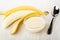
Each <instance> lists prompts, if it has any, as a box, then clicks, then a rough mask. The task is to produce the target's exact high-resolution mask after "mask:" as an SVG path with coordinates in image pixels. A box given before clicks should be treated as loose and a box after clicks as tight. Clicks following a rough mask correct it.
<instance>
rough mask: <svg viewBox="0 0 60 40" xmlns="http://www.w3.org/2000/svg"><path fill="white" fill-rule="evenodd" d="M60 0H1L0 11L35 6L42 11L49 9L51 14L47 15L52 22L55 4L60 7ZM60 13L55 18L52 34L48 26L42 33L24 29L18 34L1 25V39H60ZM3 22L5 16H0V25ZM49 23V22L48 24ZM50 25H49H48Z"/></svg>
mask: <svg viewBox="0 0 60 40" xmlns="http://www.w3.org/2000/svg"><path fill="white" fill-rule="evenodd" d="M59 2H60V1H59V0H0V11H2V12H5V11H7V10H10V9H12V8H14V7H18V6H21V5H29V6H34V7H36V8H38V9H40V10H42V11H49V15H48V16H47V17H46V19H47V21H48V22H49V23H50V21H51V18H52V16H51V14H52V11H53V6H54V5H57V6H58V7H60V3H59ZM59 17H60V14H59V15H58V16H57V17H56V18H55V20H54V25H53V32H52V34H51V35H47V34H46V33H47V28H46V29H45V30H43V32H40V33H34V34H32V33H30V32H29V31H26V30H24V28H23V29H22V31H20V32H19V33H18V34H16V35H11V34H10V33H9V31H8V30H5V29H4V28H3V27H2V26H0V40H60V18H59ZM2 22H3V16H0V25H1V23H2ZM48 25H49V24H48ZM48 27H49V26H48Z"/></svg>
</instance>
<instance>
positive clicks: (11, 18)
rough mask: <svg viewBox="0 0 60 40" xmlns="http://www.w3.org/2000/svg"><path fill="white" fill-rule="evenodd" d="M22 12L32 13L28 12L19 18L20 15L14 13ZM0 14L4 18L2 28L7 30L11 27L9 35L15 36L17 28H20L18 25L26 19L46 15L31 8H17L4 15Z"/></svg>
mask: <svg viewBox="0 0 60 40" xmlns="http://www.w3.org/2000/svg"><path fill="white" fill-rule="evenodd" d="M23 10H31V11H33V12H29V13H28V14H26V15H24V16H21V14H20V13H15V12H17V11H23ZM0 14H3V15H4V16H5V19H4V21H3V23H2V26H3V27H4V28H8V27H10V25H11V26H12V29H11V30H10V33H11V34H15V33H17V30H18V28H19V27H20V25H21V24H22V23H23V21H24V20H25V19H28V18H30V17H33V16H40V15H47V14H48V13H47V12H42V11H40V10H38V9H36V8H35V7H33V6H19V7H16V8H13V9H11V10H8V11H6V12H5V13H2V12H0Z"/></svg>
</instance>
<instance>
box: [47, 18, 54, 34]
mask: <svg viewBox="0 0 60 40" xmlns="http://www.w3.org/2000/svg"><path fill="white" fill-rule="evenodd" d="M53 20H54V18H52V21H51V23H50V27H49V29H48V31H47V34H51V32H52V26H53Z"/></svg>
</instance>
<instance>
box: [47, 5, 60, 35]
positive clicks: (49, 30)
mask: <svg viewBox="0 0 60 40" xmlns="http://www.w3.org/2000/svg"><path fill="white" fill-rule="evenodd" d="M57 14H59V8H58V7H57V6H54V9H53V15H52V16H53V18H52V21H51V23H50V27H49V28H48V31H47V34H51V33H52V26H53V20H54V18H55V17H56V15H57Z"/></svg>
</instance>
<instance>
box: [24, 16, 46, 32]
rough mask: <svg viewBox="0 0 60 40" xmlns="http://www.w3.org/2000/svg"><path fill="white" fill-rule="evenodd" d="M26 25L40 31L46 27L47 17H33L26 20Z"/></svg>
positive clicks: (34, 30) (30, 28)
mask: <svg viewBox="0 0 60 40" xmlns="http://www.w3.org/2000/svg"><path fill="white" fill-rule="evenodd" d="M24 24H25V27H26V29H27V30H29V31H31V32H39V31H41V30H42V29H43V28H44V27H45V24H46V22H45V19H44V18H42V17H31V18H29V19H27V20H25V21H24Z"/></svg>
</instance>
